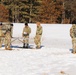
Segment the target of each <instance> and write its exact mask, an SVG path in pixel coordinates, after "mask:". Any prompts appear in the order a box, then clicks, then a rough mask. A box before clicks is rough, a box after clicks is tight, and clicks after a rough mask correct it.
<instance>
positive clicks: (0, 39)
mask: <svg viewBox="0 0 76 75" xmlns="http://www.w3.org/2000/svg"><path fill="white" fill-rule="evenodd" d="M3 41H4V38H3V37H0V47H2V43H3Z"/></svg>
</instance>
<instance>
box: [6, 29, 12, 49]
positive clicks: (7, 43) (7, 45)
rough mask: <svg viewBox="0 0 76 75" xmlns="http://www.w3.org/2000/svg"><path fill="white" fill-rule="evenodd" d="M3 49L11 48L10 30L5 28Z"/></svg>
mask: <svg viewBox="0 0 76 75" xmlns="http://www.w3.org/2000/svg"><path fill="white" fill-rule="evenodd" d="M5 49H6V50H12V48H11V31H10V29H8V30H6V33H5Z"/></svg>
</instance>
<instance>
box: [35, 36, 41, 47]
mask: <svg viewBox="0 0 76 75" xmlns="http://www.w3.org/2000/svg"><path fill="white" fill-rule="evenodd" d="M34 42H35V44H36V46H37V47H40V46H41V35H36V36H35V38H34Z"/></svg>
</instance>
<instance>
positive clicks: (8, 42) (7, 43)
mask: <svg viewBox="0 0 76 75" xmlns="http://www.w3.org/2000/svg"><path fill="white" fill-rule="evenodd" d="M10 46H11V38H9V39H6V38H5V48H10Z"/></svg>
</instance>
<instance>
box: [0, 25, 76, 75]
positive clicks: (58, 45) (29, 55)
mask: <svg viewBox="0 0 76 75" xmlns="http://www.w3.org/2000/svg"><path fill="white" fill-rule="evenodd" d="M29 26H30V27H31V30H32V33H31V34H30V38H29V43H30V45H34V46H35V44H34V40H33V38H34V36H35V31H36V25H35V24H29ZM23 27H24V24H14V30H13V37H20V38H21V37H22V29H23ZM42 27H43V35H42V46H43V47H42V48H41V49H20V48H17V47H18V46H22V43H21V42H20V41H18V40H17V41H15V42H13V43H12V45H13V50H12V51H9V50H4V47H2V48H1V49H0V75H76V55H75V54H72V53H71V51H72V44H71V38H70V33H69V30H70V27H71V25H63V24H62V25H61V24H56V25H54V24H51V25H50V24H42Z"/></svg>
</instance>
